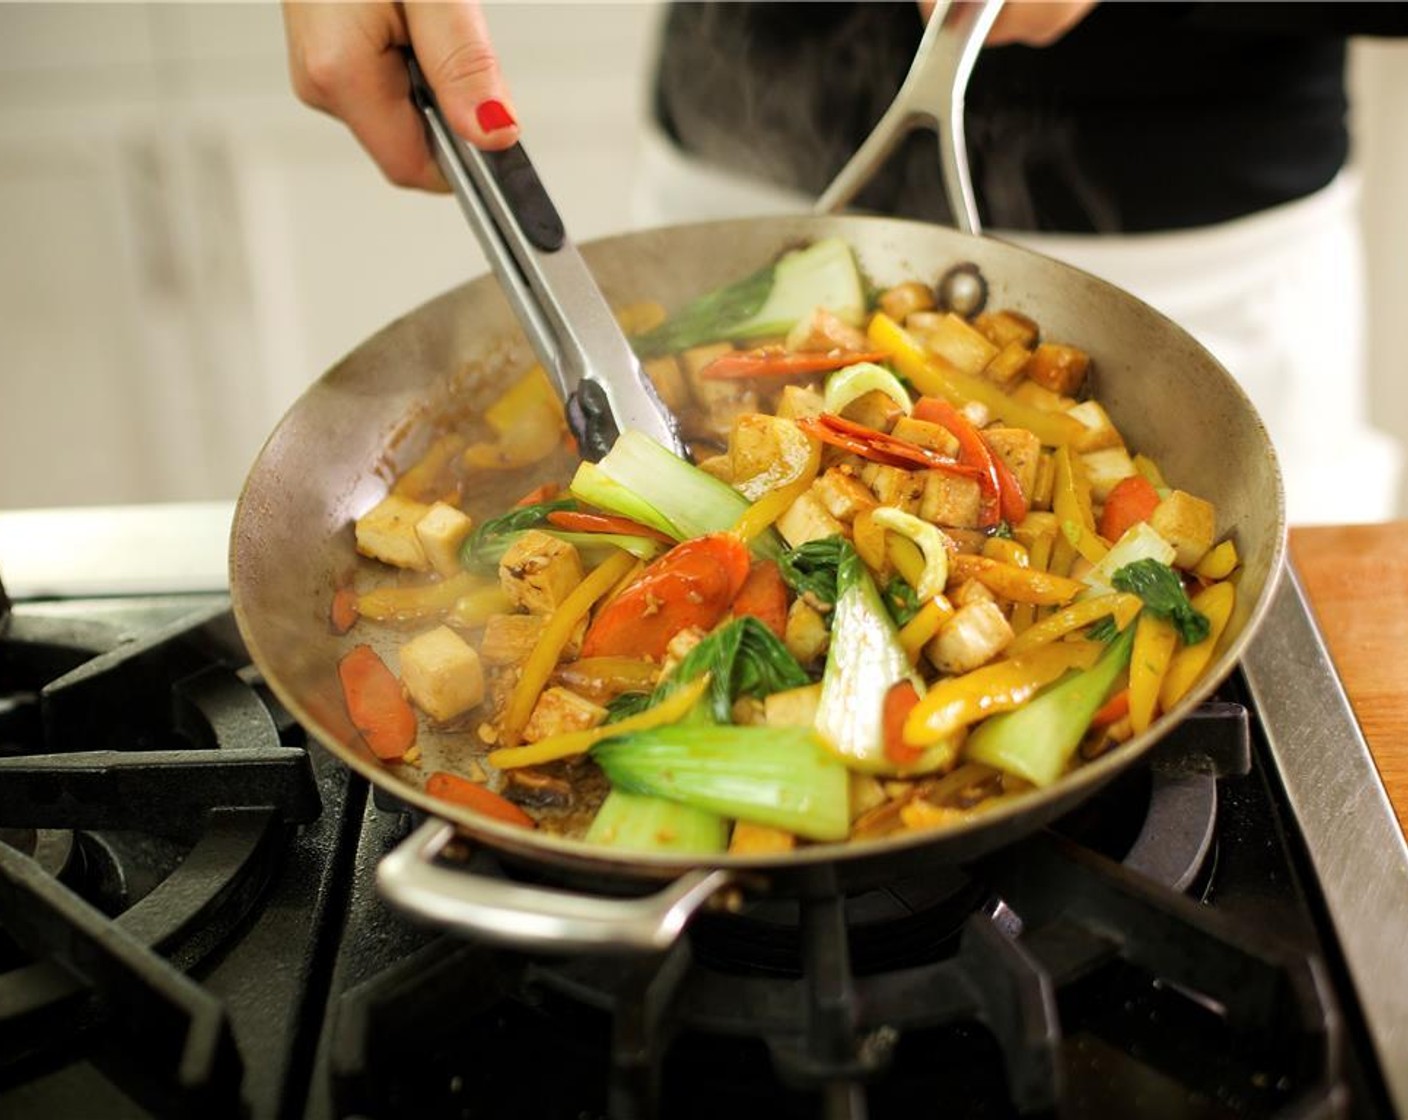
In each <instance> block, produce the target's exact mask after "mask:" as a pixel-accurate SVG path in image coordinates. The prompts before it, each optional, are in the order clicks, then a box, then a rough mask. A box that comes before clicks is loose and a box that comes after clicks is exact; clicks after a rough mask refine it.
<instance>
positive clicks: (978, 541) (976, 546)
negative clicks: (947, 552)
mask: <svg viewBox="0 0 1408 1120" xmlns="http://www.w3.org/2000/svg"><path fill="white" fill-rule="evenodd" d="M943 534H944V536H946V537H947V538H948V539H949V540H950V541H951V542H952V543H953V551H954V552H962V553H964V554H967V555H971V556H981V555H982V554H983V548H984V546H985V545H986V544H987V543H988V535H987V534H986V533H985V532H983V531H982V530H981V529H955V528H953V527H949V528H947V529H944V530H943Z"/></svg>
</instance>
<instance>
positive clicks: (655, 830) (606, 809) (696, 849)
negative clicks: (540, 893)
mask: <svg viewBox="0 0 1408 1120" xmlns="http://www.w3.org/2000/svg"><path fill="white" fill-rule="evenodd" d="M586 840H587V843H588V844H600V845H602V847H605V848H619V849H621V850H623V851H629V852H680V853H685V854H688V855H711V854H713V853H715V852H722V851H723V850H724V849H725V848H727V847H728V821H726V820H725V819H724V818H723V817H721V816H719V815H718V814H717V813H711V812H709V811H708V810H707V809H696V808H695V807H694V806H692V805H685V804H682V803H680V802H678V801H667V800H665V798H663V797H649V796H646V795H645V794H640V793H627V792H626V791H625V790H624V789H613V790H612V791H611V792H610V793H608V794H607V795H606V800H605V801H603V802H602V803H601V808H600V809H598V810H597V813H596V816H595V817H594V818H592V823H591V827H590V828H589V829H587V836H586Z"/></svg>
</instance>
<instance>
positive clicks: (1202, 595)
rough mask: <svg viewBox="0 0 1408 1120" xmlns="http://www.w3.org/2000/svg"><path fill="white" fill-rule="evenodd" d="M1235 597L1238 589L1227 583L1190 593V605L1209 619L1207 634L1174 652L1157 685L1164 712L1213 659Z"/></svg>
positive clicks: (1179, 697) (1229, 616)
mask: <svg viewBox="0 0 1408 1120" xmlns="http://www.w3.org/2000/svg"><path fill="white" fill-rule="evenodd" d="M1236 599H1237V592H1236V590H1235V589H1234V588H1233V586H1232V584H1230V583H1214V584H1212V585H1211V586H1209V587H1205V588H1204V589H1203V590H1202V591H1199V592H1198V593H1197V594H1196V595H1194V596H1193V600H1192V602H1193V608H1194V609H1195V610H1197V611H1200V612H1202V614H1203V615H1204V616H1206V618H1207V620H1208V626H1209V630H1208V636H1207V637H1206V638H1204V639H1203V640H1202V641H1201V642H1198V643H1197V644H1196V645H1191V646H1184V647H1183V648H1182V649H1180V650H1179V651H1178V652H1177V653H1175V654H1174V655H1173V660H1172V661H1171V662H1170V663H1169V667H1168V672H1167V673H1166V674H1165V675H1164V680H1163V684H1162V685H1161V686H1160V688H1159V703H1160V704H1161V705H1162V706H1163V710H1164V711H1166V712H1167V711H1170V710H1171V709H1172V708H1173V706H1174V705H1175V704H1177V703H1178V702H1179V701H1180V700H1181V699H1183V695H1184V693H1186V692H1187V691H1188V690H1189V689H1190V688H1192V687H1193V682H1194V681H1196V680H1197V679H1198V677H1199V676H1201V675H1202V672H1203V670H1204V669H1206V668H1207V667H1208V663H1209V662H1211V661H1212V655H1213V653H1214V651H1215V650H1216V649H1217V643H1218V640H1219V639H1220V638H1221V637H1222V632H1223V631H1224V630H1225V629H1227V620H1228V619H1229V618H1231V617H1232V607H1233V605H1234V604H1235V602H1236Z"/></svg>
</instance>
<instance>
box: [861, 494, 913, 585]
mask: <svg viewBox="0 0 1408 1120" xmlns="http://www.w3.org/2000/svg"><path fill="white" fill-rule="evenodd" d="M893 539H895V538H892V537H891V536H890V534H888V533H887V532H885V526H883V525H879V524H877V523H876V521H875V510H873V509H865V510H861V511H860V513H858V514H856V519H855V520H854V521H853V522H851V543H852V544H853V545H855V548H856V552H857V553H859V554H860V558H861V559H862V560H864V561H865V566H866V567H867V568H869V569H870V570H871V571H872V572H874V573H875V575H876V576H877V577H880V576H883V575H884V574H885V572H886V569H887V565H888V564H889V563H890V562H891V561H890V560H889V556H888V549H889V542H890V541H891V540H893ZM905 543H908V542H905ZM913 554H914V555H918V554H917V552H916V553H913ZM919 559H920V564H921V566H922V564H923V558H922V557H920V558H919ZM916 570H917V569H916ZM910 586H911V587H912V586H913V584H911V585H910Z"/></svg>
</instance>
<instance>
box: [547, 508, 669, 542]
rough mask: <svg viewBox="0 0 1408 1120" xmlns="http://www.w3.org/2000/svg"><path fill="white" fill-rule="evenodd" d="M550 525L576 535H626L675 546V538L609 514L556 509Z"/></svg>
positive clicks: (549, 515)
mask: <svg viewBox="0 0 1408 1120" xmlns="http://www.w3.org/2000/svg"><path fill="white" fill-rule="evenodd" d="M548 524H550V525H556V526H557V527H558V528H559V529H566V530H568V531H569V532H574V533H624V534H625V535H626V536H628V537H649V538H650V539H651V540H653V541H660V542H661V543H662V544H670V545H672V544H675V543H677V542H676V540H675V538H674V537H672V536H670V535H669V534H668V533H662V532H661V531H660V530H659V529H654V528H651V527H650V526H649V525H642V524H641V523H640V522H639V521H632V520H631V519H630V518H629V517H617V516H616V515H615V514H609V513H587V512H585V511H583V510H576V509H555V510H553V511H552V512H551V513H549V514H548Z"/></svg>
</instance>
